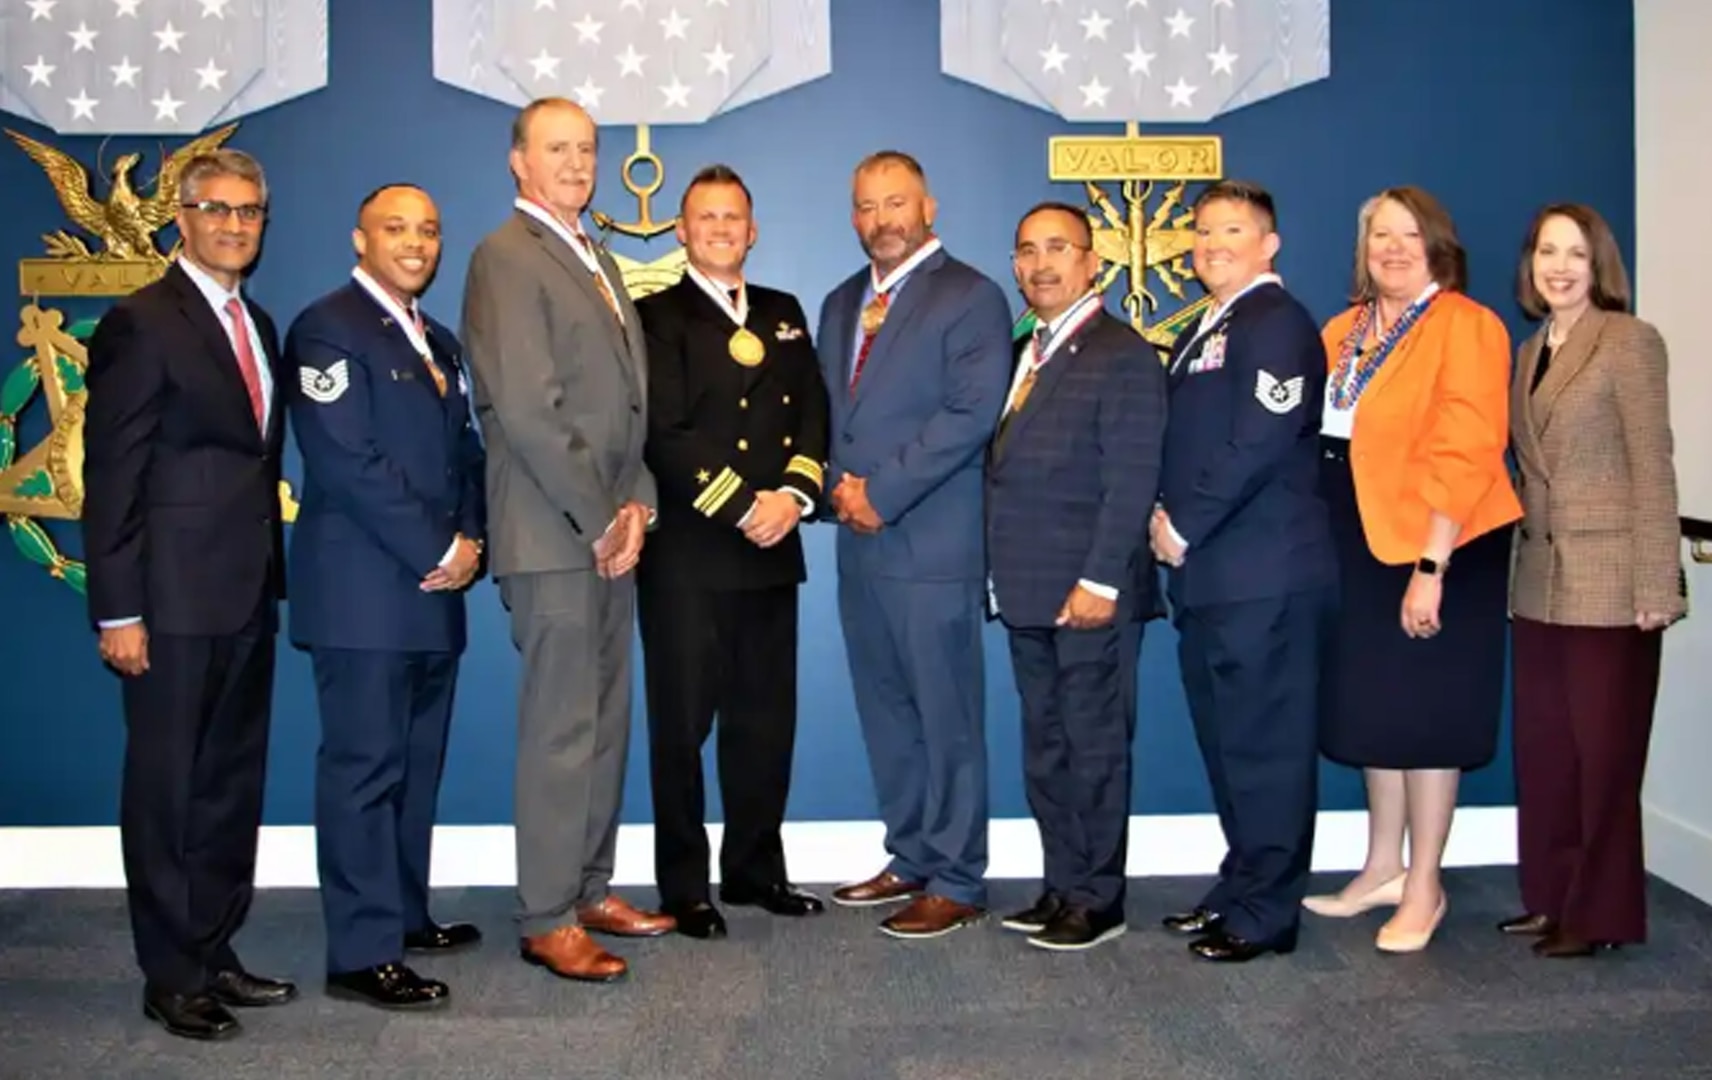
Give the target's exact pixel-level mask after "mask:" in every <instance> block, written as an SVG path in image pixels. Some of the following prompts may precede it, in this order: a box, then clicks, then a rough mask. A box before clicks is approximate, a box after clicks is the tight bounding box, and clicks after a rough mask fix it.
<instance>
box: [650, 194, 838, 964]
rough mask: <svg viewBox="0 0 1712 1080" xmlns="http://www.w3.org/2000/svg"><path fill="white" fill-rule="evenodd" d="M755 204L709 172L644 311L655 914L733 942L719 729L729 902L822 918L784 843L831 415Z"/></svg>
mask: <svg viewBox="0 0 1712 1080" xmlns="http://www.w3.org/2000/svg"><path fill="white" fill-rule="evenodd" d="M755 235H756V233H755V224H754V218H753V210H752V206H751V203H750V198H749V191H748V189H747V188H746V187H745V186H744V185H743V181H742V180H741V179H740V178H739V177H738V176H737V174H736V173H735V172H733V171H731V170H730V169H729V168H726V167H724V166H720V165H715V166H710V167H708V168H706V169H704V170H702V171H701V172H700V173H698V174H697V175H696V177H695V178H694V179H692V180H691V182H690V185H689V187H688V189H687V190H686V191H685V193H684V199H683V206H682V212H681V215H680V224H679V226H678V237H679V239H680V241H681V242H682V243H683V244H684V246H685V249H686V251H687V252H688V256H689V264H690V265H689V269H688V271H687V272H686V273H685V275H684V276H683V278H682V279H681V280H679V282H678V283H677V284H676V285H674V286H672V287H671V288H668V289H665V290H663V291H661V292H658V293H655V294H654V295H652V296H649V297H647V298H645V299H643V300H642V301H641V302H639V303H638V304H637V305H636V310H637V313H638V314H639V315H640V316H641V318H642V325H643V327H644V329H645V330H646V332H647V340H648V381H649V386H650V399H651V400H650V402H649V410H648V421H649V423H648V442H647V446H646V449H645V451H644V456H645V459H646V461H647V464H648V467H649V469H650V470H652V472H653V473H654V477H655V481H656V482H657V484H658V485H659V492H660V507H659V512H660V519H659V522H658V524H657V526H656V528H655V531H654V534H653V536H652V537H651V538H650V540H649V542H648V546H647V549H646V552H645V553H644V554H643V556H642V562H641V565H640V566H639V567H638V569H637V590H638V593H637V600H638V612H639V617H640V618H639V621H640V624H641V631H642V652H643V658H644V662H645V664H646V680H647V691H648V735H649V740H648V745H649V762H650V770H651V774H652V776H651V778H652V790H653V799H654V865H655V880H656V882H657V883H658V886H659V889H660V900H661V906H662V908H663V909H664V910H665V911H666V912H667V913H669V914H671V915H673V916H675V917H676V919H677V928H678V930H679V931H680V932H681V933H684V934H687V935H689V936H691V937H698V938H711V937H722V936H724V934H725V931H726V927H725V920H724V918H723V916H721V915H720V913H719V911H718V909H717V908H715V907H714V906H713V904H712V902H711V898H710V895H709V889H708V858H709V851H708V840H707V831H706V826H705V821H704V817H703V815H704V794H703V783H702V761H701V748H702V744H703V743H704V742H706V741H707V737H708V734H709V732H710V730H711V729H712V727H713V723H714V717H715V716H716V715H717V716H718V718H719V757H718V760H719V788H720V796H721V801H722V802H723V804H724V809H725V829H724V834H723V837H722V839H721V842H720V849H719V865H720V890H719V895H720V899H722V900H724V901H725V902H726V903H730V904H744V905H756V906H759V907H762V908H764V909H766V910H767V911H770V912H772V913H774V914H777V915H810V914H815V913H817V912H819V911H820V910H821V909H822V905H821V902H820V900H819V899H818V898H816V897H814V896H811V895H809V894H808V893H804V892H801V891H799V890H797V889H795V888H793V887H792V886H791V885H790V882H789V878H788V877H787V875H786V872H785V854H784V847H783V844H782V842H781V840H780V835H779V828H780V825H781V824H782V823H783V821H784V815H785V801H786V797H787V794H788V793H789V790H790V776H791V752H792V748H793V746H794V744H795V736H796V722H797V591H798V586H799V585H800V583H801V582H802V581H803V580H804V577H805V576H806V575H805V569H804V563H803V551H802V540H801V537H800V535H799V533H798V529H797V525H798V522H799V521H800V520H801V519H802V518H804V517H806V516H808V515H809V514H811V513H812V512H813V509H814V506H815V504H816V503H817V502H818V500H819V499H820V495H821V479H822V475H823V469H824V466H825V460H826V439H827V432H826V428H827V401H826V388H825V386H824V385H823V384H822V382H821V377H820V370H819V365H818V363H817V361H816V358H815V352H814V343H813V342H812V341H811V340H810V338H809V336H808V330H807V326H808V323H807V320H806V319H805V317H804V315H803V311H802V306H801V305H800V304H799V303H798V302H797V300H796V298H795V297H794V296H791V295H790V294H789V293H783V292H779V291H777V290H774V289H766V288H761V287H760V286H757V285H752V284H749V283H747V282H745V281H744V279H743V263H744V260H745V258H746V257H747V256H748V252H749V248H750V246H751V245H753V244H754V242H755Z"/></svg>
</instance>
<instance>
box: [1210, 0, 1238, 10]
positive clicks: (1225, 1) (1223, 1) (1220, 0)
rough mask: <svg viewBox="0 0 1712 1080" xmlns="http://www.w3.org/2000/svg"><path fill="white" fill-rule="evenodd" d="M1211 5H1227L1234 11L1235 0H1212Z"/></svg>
mask: <svg viewBox="0 0 1712 1080" xmlns="http://www.w3.org/2000/svg"><path fill="white" fill-rule="evenodd" d="M1213 6H1214V7H1228V8H1230V9H1231V10H1232V11H1235V10H1236V0H1213Z"/></svg>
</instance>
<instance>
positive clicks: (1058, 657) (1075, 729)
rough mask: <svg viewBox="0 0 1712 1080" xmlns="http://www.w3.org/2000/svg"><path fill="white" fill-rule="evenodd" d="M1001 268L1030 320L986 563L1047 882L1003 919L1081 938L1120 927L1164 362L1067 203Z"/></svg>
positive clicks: (1056, 941)
mask: <svg viewBox="0 0 1712 1080" xmlns="http://www.w3.org/2000/svg"><path fill="white" fill-rule="evenodd" d="M1015 270H1016V278H1017V284H1018V285H1020V286H1021V287H1022V291H1023V295H1024V296H1025V297H1027V299H1028V302H1029V306H1030V307H1031V308H1032V309H1033V310H1034V314H1035V317H1036V319H1037V323H1036V328H1035V331H1034V333H1033V334H1032V335H1031V336H1030V337H1028V338H1027V339H1025V340H1024V341H1023V342H1022V343H1021V348H1020V350H1019V354H1018V358H1017V367H1016V372H1015V374H1014V376H1013V377H1012V380H1011V392H1010V396H1009V398H1008V400H1007V401H1006V404H1005V411H1004V413H1003V416H1002V418H1001V419H1000V420H999V429H998V433H997V435H996V436H995V437H994V439H993V444H992V450H991V452H990V458H989V461H988V464H987V559H988V566H989V569H990V573H991V580H992V596H991V606H992V609H993V610H994V612H995V613H996V614H997V615H998V617H999V618H1000V619H1002V620H1004V623H1005V626H1006V627H1007V628H1008V630H1009V632H1010V646H1011V666H1012V667H1013V668H1014V670H1015V674H1016V683H1017V693H1018V694H1019V695H1020V696H1021V697H1022V733H1023V776H1024V782H1025V787H1026V790H1027V793H1028V804H1029V808H1030V809H1031V810H1033V812H1034V819H1035V821H1036V822H1037V823H1038V824H1039V827H1040V842H1041V847H1042V849H1043V853H1044V855H1045V863H1046V875H1045V877H1046V880H1045V889H1044V890H1043V891H1042V892H1041V894H1040V897H1039V899H1038V900H1036V901H1035V903H1034V904H1033V905H1032V906H1030V907H1029V908H1028V909H1027V910H1025V911H1020V912H1018V913H1016V914H1015V915H1012V916H1009V917H1008V918H1006V919H1005V920H1004V923H1003V925H1004V926H1005V927H1006V928H1007V929H1011V930H1019V931H1022V932H1025V933H1027V934H1029V935H1030V936H1029V938H1028V942H1029V944H1031V945H1037V946H1039V947H1041V948H1044V949H1057V950H1076V949H1089V948H1092V947H1094V946H1096V945H1099V944H1100V943H1102V942H1105V941H1110V940H1112V939H1113V938H1115V937H1117V936H1118V935H1120V934H1122V933H1123V932H1124V895H1125V893H1124V863H1125V856H1126V854H1127V852H1128V837H1129V793H1130V740H1131V738H1132V737H1133V735H1134V733H1135V709H1136V693H1135V666H1136V661H1137V659H1138V655H1139V653H1140V650H1141V634H1142V627H1143V625H1144V622H1145V620H1147V619H1149V618H1151V617H1152V616H1154V615H1155V614H1157V608H1156V604H1157V598H1156V596H1155V588H1156V582H1155V577H1156V572H1155V569H1154V564H1153V556H1152V553H1151V552H1150V551H1149V550H1148V544H1147V521H1148V513H1149V511H1151V510H1152V508H1153V497H1152V493H1153V492H1155V491H1157V490H1158V488H1159V459H1160V452H1161V448H1162V444H1163V442H1164V439H1165V370H1164V369H1163V368H1162V367H1160V365H1159V359H1158V356H1157V354H1156V353H1155V352H1154V351H1153V348H1152V346H1150V345H1149V344H1148V343H1147V342H1146V341H1145V340H1143V338H1142V337H1141V336H1140V335H1139V334H1137V333H1136V332H1135V331H1133V330H1131V329H1130V328H1129V327H1127V326H1125V325H1124V324H1123V323H1122V322H1120V321H1119V320H1117V319H1114V318H1113V317H1112V316H1110V315H1108V314H1106V311H1105V308H1104V306H1103V304H1102V303H1101V298H1100V294H1099V293H1098V292H1097V291H1095V290H1094V282H1095V281H1096V280H1097V279H1098V277H1099V273H1100V257H1099V256H1098V255H1096V254H1095V253H1094V251H1093V235H1092V233H1091V231H1090V228H1089V225H1088V219H1087V217H1086V216H1085V215H1084V214H1083V213H1082V211H1081V210H1078V209H1077V208H1076V207H1074V206H1069V205H1066V204H1064V203H1042V204H1040V205H1039V206H1036V207H1035V208H1034V209H1032V210H1030V211H1029V212H1028V213H1027V214H1026V215H1024V216H1023V219H1022V221H1021V223H1020V224H1018V225H1017V233H1016V252H1015Z"/></svg>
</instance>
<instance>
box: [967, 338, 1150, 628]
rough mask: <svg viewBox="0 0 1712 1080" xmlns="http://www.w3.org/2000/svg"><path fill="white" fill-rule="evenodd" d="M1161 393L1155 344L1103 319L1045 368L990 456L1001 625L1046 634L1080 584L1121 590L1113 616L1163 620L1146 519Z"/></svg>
mask: <svg viewBox="0 0 1712 1080" xmlns="http://www.w3.org/2000/svg"><path fill="white" fill-rule="evenodd" d="M1018 356H1019V360H1020V357H1021V352H1020V350H1019V354H1018ZM1166 397H1167V392H1166V379H1165V370H1164V368H1163V367H1161V365H1160V363H1159V359H1158V357H1157V356H1156V355H1155V353H1154V351H1153V348H1152V346H1150V345H1149V344H1148V343H1147V342H1146V341H1144V340H1143V339H1142V338H1141V337H1140V336H1139V335H1137V334H1136V333H1135V332H1134V331H1133V330H1131V329H1130V328H1129V327H1128V326H1126V325H1125V324H1124V323H1122V322H1120V321H1119V320H1118V319H1116V318H1113V317H1112V316H1111V315H1110V314H1107V313H1105V312H1102V313H1101V314H1099V315H1098V316H1096V317H1095V318H1093V319H1092V320H1090V321H1089V322H1088V323H1087V324H1086V325H1085V326H1083V327H1082V329H1081V330H1079V331H1077V333H1076V336H1075V337H1073V338H1071V339H1070V340H1069V341H1066V342H1064V343H1063V344H1062V345H1060V346H1058V349H1057V351H1056V352H1055V353H1054V354H1053V356H1052V358H1051V360H1049V361H1048V362H1047V364H1046V366H1045V367H1043V368H1042V369H1041V371H1040V376H1039V379H1038V381H1037V382H1036V383H1035V387H1034V390H1033V392H1032V393H1031V394H1030V395H1029V397H1028V400H1027V402H1026V404H1024V406H1023V408H1022V409H1021V410H1019V411H1018V412H1017V414H1016V415H1015V416H1012V417H1010V418H1009V419H1008V420H1007V421H1006V422H1005V423H1004V425H1003V430H1002V436H1001V437H998V438H995V439H994V441H993V443H992V445H991V447H990V448H989V451H988V461H987V564H988V570H989V574H990V576H991V579H992V586H993V594H994V598H995V600H996V601H997V606H998V614H999V616H1000V617H1001V618H1002V619H1003V620H1004V621H1005V623H1006V624H1008V625H1010V626H1015V627H1049V626H1052V625H1053V623H1054V621H1055V620H1056V619H1057V616H1058V612H1059V610H1060V608H1062V607H1063V605H1064V600H1065V598H1066V597H1068V596H1069V595H1070V591H1071V590H1072V589H1073V588H1075V587H1076V583H1077V582H1078V581H1080V580H1084V579H1085V580H1088V581H1093V582H1096V583H1098V584H1101V585H1108V586H1111V587H1113V588H1116V589H1117V590H1118V618H1119V619H1120V620H1134V619H1147V618H1152V617H1153V616H1155V615H1158V614H1159V613H1160V609H1159V600H1158V594H1157V581H1156V577H1157V575H1156V573H1155V568H1154V562H1153V555H1152V552H1151V550H1150V548H1149V546H1148V540H1147V523H1148V517H1149V515H1150V514H1151V513H1152V510H1153V502H1154V497H1155V495H1156V494H1157V493H1158V491H1159V466H1160V458H1161V456H1162V453H1163V447H1164V440H1165V408H1166Z"/></svg>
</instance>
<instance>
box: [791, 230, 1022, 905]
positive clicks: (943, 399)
mask: <svg viewBox="0 0 1712 1080" xmlns="http://www.w3.org/2000/svg"><path fill="white" fill-rule="evenodd" d="M872 292H873V286H872V275H871V271H870V269H869V268H868V267H866V266H865V267H863V268H862V269H861V270H860V271H859V272H858V273H856V274H854V275H852V276H851V277H850V278H848V279H846V280H845V281H844V283H843V284H841V285H839V286H838V287H837V288H835V289H834V290H833V291H832V292H831V293H830V294H829V295H828V296H827V298H826V302H825V303H824V304H822V305H821V312H820V332H819V333H818V334H817V335H816V346H817V349H818V351H819V353H820V365H821V373H822V375H823V377H824V378H825V379H826V384H827V393H828V397H829V399H830V401H831V406H832V407H831V416H832V443H831V446H832V453H831V456H832V462H831V467H830V468H829V469H828V472H827V483H828V485H829V487H830V486H831V485H836V483H837V481H838V479H839V477H841V476H842V475H844V474H846V473H848V474H852V475H855V476H860V477H863V478H864V479H866V481H867V490H868V501H869V502H870V503H871V504H872V505H873V508H874V511H875V513H877V514H878V515H879V516H880V519H881V520H882V521H883V522H884V523H885V527H884V528H883V529H881V530H880V531H879V532H878V533H875V534H873V535H863V534H861V533H858V532H856V531H855V530H854V529H850V528H840V529H839V530H838V612H839V620H840V622H841V624H842V626H843V630H844V645H845V649H846V651H847V653H848V655H849V661H850V678H851V682H852V683H853V684H854V690H855V694H856V713H857V716H858V717H859V718H860V720H861V724H862V736H863V739H864V741H865V743H866V744H867V749H868V764H869V767H870V769H871V770H872V772H873V777H874V788H875V793H876V795H877V796H878V801H879V810H880V817H881V820H883V821H884V822H885V825H886V840H885V843H886V851H887V852H888V853H889V854H890V855H891V860H890V862H889V863H888V865H887V869H888V870H890V871H891V872H892V873H894V874H897V875H898V876H899V877H902V878H904V879H905V880H906V881H919V882H922V883H924V884H925V885H926V886H927V890H928V892H930V893H932V894H934V895H937V896H941V897H944V898H946V899H949V900H952V901H954V902H956V903H960V904H975V905H979V904H983V903H985V901H986V881H985V877H986V870H987V744H986V720H985V716H984V703H985V693H984V678H985V677H984V665H983V661H982V653H981V627H982V624H983V619H982V610H983V608H984V603H985V594H986V588H985V582H984V580H983V578H984V576H985V573H984V572H985V567H986V559H985V557H984V554H983V549H984V547H985V543H984V537H983V535H982V531H983V520H984V517H983V510H982V507H983V503H984V496H983V490H982V489H983V485H984V481H983V479H982V475H983V470H984V465H985V448H986V445H987V443H988V441H989V440H990V439H991V438H992V434H993V427H994V425H995V424H997V423H998V419H999V410H1000V409H1002V408H1004V403H1005V391H1006V388H1007V387H1008V385H1009V379H1010V370H1011V349H1010V311H1009V309H1008V307H1007V306H1006V304H1005V296H1004V292H1003V291H1002V290H1000V288H999V287H998V285H997V284H995V283H994V282H993V281H991V280H990V279H988V278H986V277H983V276H982V275H981V274H980V273H979V272H978V271H976V270H975V269H974V268H973V267H970V266H969V265H967V264H966V263H962V262H959V261H958V260H956V259H954V258H952V257H951V256H950V255H948V254H946V253H945V252H944V251H936V252H934V253H933V254H931V255H929V256H928V257H926V258H925V259H923V260H922V262H921V263H920V265H918V266H917V267H916V268H915V269H914V270H913V271H912V272H911V273H910V274H909V275H908V277H907V278H905V279H904V281H903V282H902V283H901V284H899V285H894V286H892V288H891V290H890V292H889V294H888V295H890V297H891V301H890V306H889V308H888V309H887V313H886V318H885V322H884V324H883V325H882V326H881V327H880V329H879V332H878V334H877V335H876V336H875V338H874V340H873V343H872V347H871V349H870V350H869V352H868V354H867V357H866V363H865V365H864V366H863V368H862V375H861V378H860V379H859V380H856V383H855V385H854V387H852V385H851V383H852V380H851V373H852V369H853V368H854V366H855V360H856V357H857V355H858V350H859V346H860V342H861V339H862V336H863V335H862V331H861V322H860V313H861V310H862V307H863V305H865V304H866V303H867V302H868V300H869V299H870V298H871V296H872Z"/></svg>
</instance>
